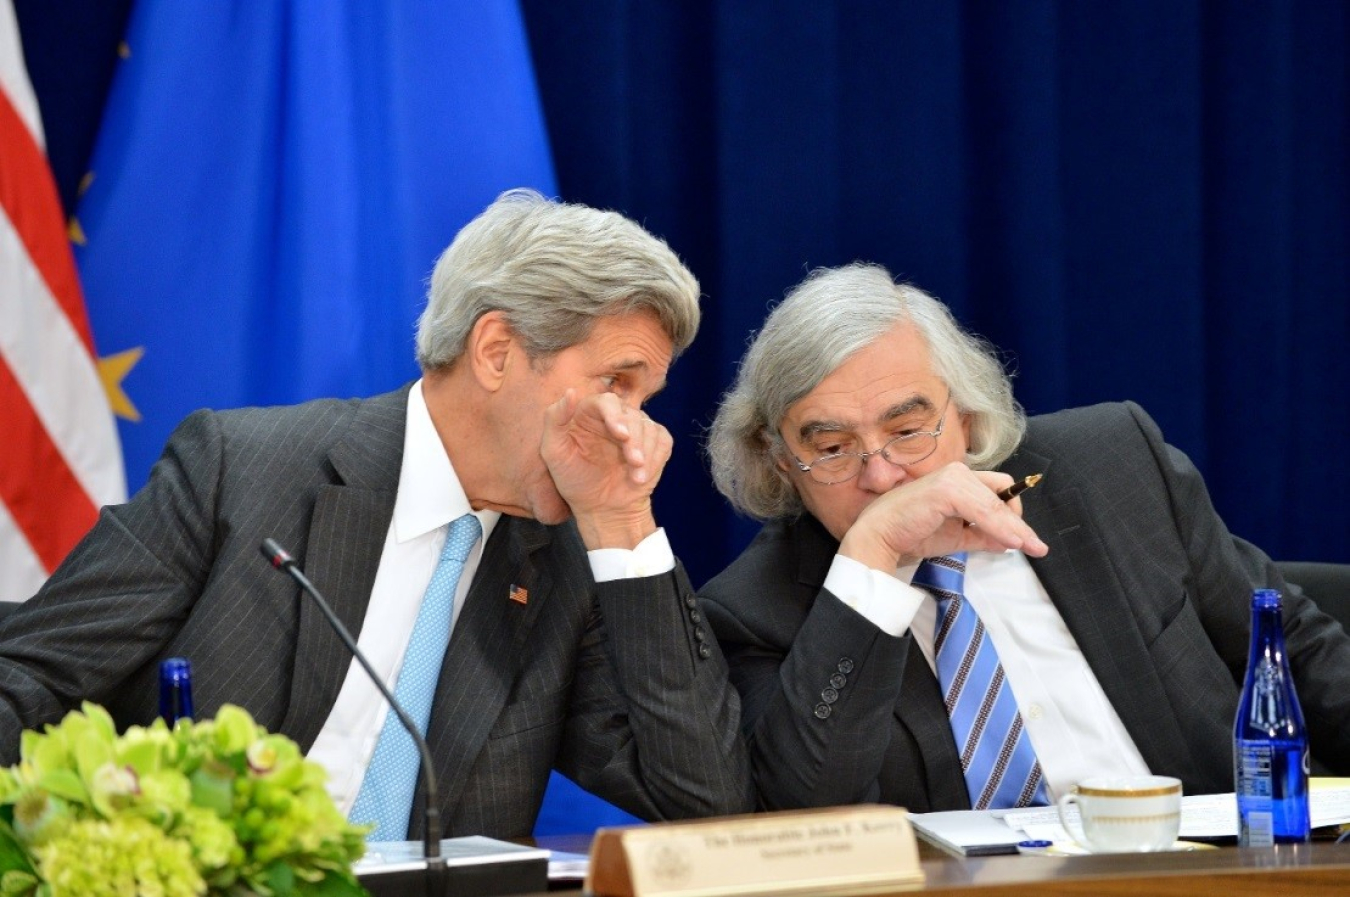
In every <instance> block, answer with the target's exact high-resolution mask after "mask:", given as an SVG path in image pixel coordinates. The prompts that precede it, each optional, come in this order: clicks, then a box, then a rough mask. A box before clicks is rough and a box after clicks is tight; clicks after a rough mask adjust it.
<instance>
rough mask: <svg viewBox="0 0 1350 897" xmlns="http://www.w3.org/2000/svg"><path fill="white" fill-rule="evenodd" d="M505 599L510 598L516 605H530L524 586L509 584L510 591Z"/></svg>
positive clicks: (527, 591) (527, 592)
mask: <svg viewBox="0 0 1350 897" xmlns="http://www.w3.org/2000/svg"><path fill="white" fill-rule="evenodd" d="M506 597H507V598H510V599H511V600H512V601H514V602H515V603H516V604H529V603H530V593H529V590H527V589H526V588H525V587H524V586H518V585H516V584H515V583H512V584H511V591H510V592H508V593H507V594H506Z"/></svg>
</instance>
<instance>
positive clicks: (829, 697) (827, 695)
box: [820, 688, 839, 704]
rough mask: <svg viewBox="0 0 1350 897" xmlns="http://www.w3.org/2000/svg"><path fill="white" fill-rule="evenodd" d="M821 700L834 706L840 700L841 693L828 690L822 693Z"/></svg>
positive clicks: (831, 689)
mask: <svg viewBox="0 0 1350 897" xmlns="http://www.w3.org/2000/svg"><path fill="white" fill-rule="evenodd" d="M820 699H821V700H822V701H824V702H825V703H826V704H833V703H834V702H835V701H837V700H839V692H837V691H835V690H834V689H833V688H827V689H825V690H824V691H822V692H821V693H820Z"/></svg>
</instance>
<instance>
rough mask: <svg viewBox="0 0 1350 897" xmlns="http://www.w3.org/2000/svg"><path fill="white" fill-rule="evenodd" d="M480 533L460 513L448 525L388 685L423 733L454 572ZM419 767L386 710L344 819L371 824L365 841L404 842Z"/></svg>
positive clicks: (445, 640)
mask: <svg viewBox="0 0 1350 897" xmlns="http://www.w3.org/2000/svg"><path fill="white" fill-rule="evenodd" d="M481 531H482V528H481V527H480V526H479V524H478V518H477V517H475V516H473V515H472V514H465V515H464V516H463V517H460V518H459V519H457V520H455V521H454V522H452V523H451V524H450V533H449V535H447V536H446V538H445V548H444V549H442V551H441V559H440V561H439V562H437V564H436V569H435V571H434V572H433V573H432V574H431V582H429V583H427V590H426V592H425V593H424V594H423V596H422V608H421V610H419V611H418V612H417V622H416V623H414V624H413V631H412V636H411V637H410V638H409V640H408V650H407V652H406V653H405V654H404V655H403V666H402V668H401V669H400V670H399V673H398V682H397V684H396V685H395V686H394V697H395V698H397V699H398V702H399V703H400V704H401V705H403V709H404V710H406V711H407V712H408V715H409V716H410V717H412V719H413V722H415V723H417V728H418V731H420V732H422V733H423V734H425V733H426V731H427V722H428V721H429V720H430V719H431V699H432V697H433V696H434V695H435V694H436V682H437V680H439V679H440V675H441V661H442V660H444V659H445V649H446V647H447V646H448V645H449V644H450V624H451V622H452V614H453V612H454V608H455V589H456V587H457V586H458V585H459V575H460V573H462V572H464V561H465V560H466V559H467V558H468V557H469V551H470V550H471V549H472V548H473V546H474V543H475V542H477V541H478V535H479V533H480V532H481ZM421 762H422V758H421V755H420V754H419V753H418V751H417V745H416V744H414V743H413V740H412V736H410V735H409V734H408V733H407V731H406V730H405V729H404V728H403V725H402V724H401V723H400V722H399V719H398V715H397V714H396V713H394V711H393V710H392V709H390V710H389V712H388V713H386V714H385V717H384V728H383V729H381V730H380V740H379V741H377V742H376V743H375V752H374V754H372V755H371V758H370V766H368V767H367V768H366V777H365V779H364V780H362V782H361V790H360V791H359V792H358V793H357V795H356V802H355V803H354V804H352V812H351V814H350V819H351V821H352V822H355V823H367V822H374V823H376V825H375V828H374V829H373V830H372V831H371V832H370V834H368V835H366V839H367V840H369V841H402V840H404V839H405V838H407V837H408V817H409V816H410V815H411V814H412V801H413V793H414V792H415V791H416V789H417V769H418V767H419V766H420V765H421Z"/></svg>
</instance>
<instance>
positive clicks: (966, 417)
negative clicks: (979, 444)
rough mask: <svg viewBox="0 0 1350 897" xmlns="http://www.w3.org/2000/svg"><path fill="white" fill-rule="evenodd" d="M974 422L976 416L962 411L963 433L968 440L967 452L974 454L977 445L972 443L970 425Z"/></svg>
mask: <svg viewBox="0 0 1350 897" xmlns="http://www.w3.org/2000/svg"><path fill="white" fill-rule="evenodd" d="M973 422H974V417H973V416H972V415H971V414H970V413H969V412H964V411H963V412H962V413H961V435H962V436H963V437H964V438H965V440H966V452H965V453H966V454H967V455H969V454H972V453H974V452H975V451H976V448H975V446H973V445H971V444H970V427H971V424H972V423H973Z"/></svg>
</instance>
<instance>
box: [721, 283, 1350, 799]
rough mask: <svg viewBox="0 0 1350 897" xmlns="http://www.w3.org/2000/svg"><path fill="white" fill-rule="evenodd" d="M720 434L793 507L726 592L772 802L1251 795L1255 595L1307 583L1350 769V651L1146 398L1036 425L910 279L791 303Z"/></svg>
mask: <svg viewBox="0 0 1350 897" xmlns="http://www.w3.org/2000/svg"><path fill="white" fill-rule="evenodd" d="M707 448H708V454H709V457H710V459H711V462H712V468H713V475H714V479H715V480H716V482H717V486H718V488H719V489H720V490H721V492H722V494H723V495H725V496H726V497H727V499H728V500H730V501H731V503H732V504H733V505H734V506H735V507H736V508H737V509H738V510H739V511H741V512H742V513H745V514H747V515H749V516H752V517H755V518H758V519H761V520H764V521H767V523H766V525H765V526H764V528H763V529H762V530H761V531H760V533H759V535H758V536H757V537H756V538H755V540H754V541H753V543H752V544H751V545H750V546H749V547H748V548H747V549H746V550H745V552H744V553H743V554H742V555H741V556H740V557H739V558H738V559H737V560H736V561H734V562H733V563H732V564H731V566H730V567H728V568H727V569H726V570H725V571H723V572H722V573H721V574H720V575H719V576H717V577H716V578H714V579H713V580H712V581H711V582H710V583H708V585H707V586H705V587H704V588H703V589H702V590H701V596H702V597H703V599H704V602H705V605H706V609H707V612H708V616H709V621H710V623H711V624H712V626H713V628H714V629H715V631H716V632H717V635H718V638H719V640H720V641H721V644H722V648H723V650H724V652H725V653H726V655H727V660H728V663H729V664H730V666H731V674H732V680H733V682H735V684H736V686H737V689H738V690H739V691H740V693H741V698H742V706H743V725H744V727H745V731H746V733H747V735H748V738H749V740H750V748H751V763H752V767H753V770H754V775H755V780H756V786H757V789H758V792H759V800H760V802H761V804H762V805H763V806H764V807H767V808H771V809H782V808H794V807H809V806H828V805H834V804H844V803H850V802H856V801H885V802H890V803H896V804H900V805H903V806H906V807H908V808H909V809H910V810H912V811H915V812H926V811H933V810H952V809H966V808H971V807H975V808H1000V807H1014V806H1029V805H1038V804H1044V803H1046V802H1047V801H1051V800H1054V799H1055V798H1056V797H1057V796H1058V795H1061V794H1063V793H1065V792H1066V791H1069V790H1071V789H1072V788H1073V787H1074V785H1075V784H1076V783H1077V782H1078V781H1079V780H1081V779H1083V778H1085V777H1087V776H1090V775H1112V774H1121V775H1128V774H1143V773H1149V772H1153V773H1159V774H1168V775H1173V776H1177V777H1179V778H1180V779H1182V781H1183V782H1184V786H1185V790H1186V791H1187V792H1188V793H1211V792H1223V791H1231V790H1232V787H1233V779H1232V776H1233V766H1232V763H1233V755H1232V726H1233V718H1234V713H1235V711H1236V706H1237V700H1238V694H1239V688H1240V683H1241V679H1242V675H1243V671H1244V669H1245V667H1246V664H1247V647H1248V641H1247V640H1248V631H1249V613H1250V596H1251V591H1252V589H1253V588H1256V587H1272V588H1277V589H1281V590H1282V591H1284V592H1285V605H1284V608H1285V627H1286V634H1287V638H1288V642H1287V644H1288V649H1289V651H1290V654H1291V657H1292V664H1293V668H1294V671H1295V674H1296V677H1297V679H1298V692H1299V696H1300V698H1301V699H1302V701H1303V704H1304V708H1305V712H1306V715H1307V719H1308V723H1309V726H1310V729H1311V732H1312V746H1313V753H1314V755H1315V756H1317V757H1319V758H1321V759H1322V761H1323V762H1326V763H1327V764H1329V765H1330V766H1332V767H1334V768H1335V769H1337V770H1338V771H1339V772H1340V773H1341V774H1344V773H1346V772H1350V640H1348V639H1347V637H1346V634H1345V632H1344V630H1343V629H1341V627H1340V626H1339V625H1338V624H1337V623H1336V622H1335V621H1333V620H1332V619H1331V618H1330V617H1328V616H1326V615H1324V614H1322V613H1321V612H1320V611H1318V609H1317V608H1316V607H1315V606H1314V605H1313V603H1312V602H1311V601H1310V600H1308V599H1307V598H1306V597H1305V596H1304V595H1303V594H1302V593H1301V591H1300V590H1299V589H1298V587H1297V586H1292V585H1288V584H1286V583H1285V582H1284V581H1283V579H1282V578H1281V577H1280V574H1279V572H1278V571H1277V570H1276V569H1275V567H1274V565H1273V564H1272V563H1271V561H1270V559H1269V558H1267V557H1266V556H1265V555H1264V554H1262V553H1261V552H1260V551H1259V550H1258V549H1256V548H1255V547H1253V546H1252V545H1249V544H1247V543H1246V542H1244V541H1242V540H1241V539H1239V538H1237V537H1235V536H1233V535H1232V534H1231V533H1229V532H1228V530H1227V529H1226V528H1225V527H1224V524H1223V522H1222V521H1221V520H1220V519H1219V517H1218V515H1217V514H1216V513H1215V511H1214V508H1213V506H1212V505H1211V503H1210V500H1209V496H1208V494H1207V492H1206V490H1205V486H1204V483H1203V481H1202V480H1201V477H1200V475H1199V473H1198V471H1197V470H1196V469H1195V467H1194V466H1193V465H1192V464H1191V463H1190V461H1189V460H1187V458H1186V457H1185V456H1184V455H1183V454H1182V453H1181V452H1179V451H1177V450H1176V449H1175V448H1173V447H1171V446H1169V445H1167V444H1166V443H1165V442H1164V441H1163V438H1162V434H1161V433H1160V432H1159V430H1158V428H1157V426H1156V425H1155V424H1154V423H1153V421H1152V420H1151V419H1150V418H1149V417H1148V415H1147V414H1146V413H1145V412H1144V411H1143V409H1141V408H1140V407H1139V406H1137V405H1135V404H1133V403H1129V402H1126V403H1123V404H1104V405H1097V406H1093V407H1090V408H1080V409H1074V410H1069V411H1063V412H1059V413H1057V414H1050V415H1045V416H1040V417H1034V418H1032V419H1030V421H1028V420H1027V419H1026V418H1025V416H1024V414H1023V412H1022V410H1021V408H1020V407H1019V406H1018V404H1017V402H1016V401H1015V400H1014V398H1013V393H1012V387H1011V383H1010V382H1009V379H1008V377H1007V376H1006V375H1005V373H1004V371H1003V368H1002V366H1001V364H1000V363H999V360H998V357H997V355H996V354H995V353H994V351H993V350H992V349H991V347H989V346H988V345H987V344H985V343H984V342H982V341H981V340H979V339H978V338H976V337H974V336H972V335H970V334H968V333H966V332H964V331H963V330H962V329H961V328H960V327H959V326H958V325H957V323H956V322H955V320H954V319H953V318H952V315H951V313H950V312H949V311H948V309H947V308H946V307H945V306H944V305H942V304H941V303H940V302H938V301H937V300H935V299H933V298H932V297H931V296H929V295H927V294H926V293H924V292H923V291H922V290H919V289H916V288H915V287H912V286H908V285H904V284H897V283H895V282H894V281H893V280H892V278H891V275H890V274H889V273H888V272H887V271H886V270H885V269H883V268H881V267H879V266H876V265H865V264H855V265H850V266H847V267H844V268H839V269H832V270H820V271H816V272H815V273H813V274H812V275H811V276H809V277H808V278H807V279H806V280H805V281H804V282H803V283H802V284H800V285H799V286H797V287H796V288H795V289H793V290H792V291H791V292H790V293H789V294H788V296H787V297H786V298H785V299H784V300H783V302H782V303H781V304H780V305H779V306H778V307H777V308H776V309H774V311H773V312H772V313H771V314H770V315H769V317H768V319H767V321H766V322H765V324H764V327H763V329H762V330H761V331H760V333H759V334H758V335H757V336H756V337H755V339H754V341H753V343H752V344H751V346H750V348H749V350H748V351H747V352H746V355H745V358H744V359H743V360H742V362H741V366H740V370H739V373H738V376H737V379H736V382H735V384H734V386H733V388H732V389H731V390H730V391H729V392H728V394H727V395H726V396H725V398H724V399H723V401H722V404H721V407H720V408H719V409H718V413H717V416H716V419H715V421H714V423H713V427H712V431H711V434H710V438H709V441H708V446H707ZM1032 485H1035V486H1036V488H1035V489H1034V490H1031V491H1027V490H1028V489H1029V487H1030V486H1032Z"/></svg>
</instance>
